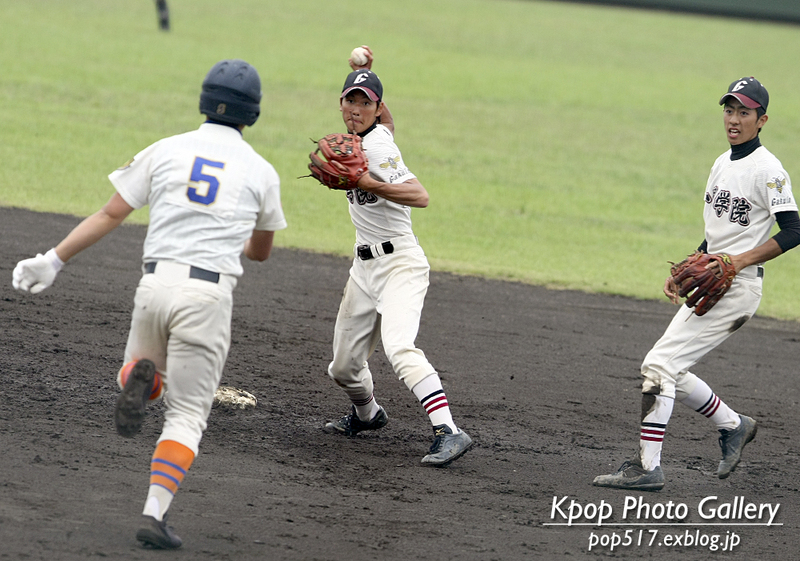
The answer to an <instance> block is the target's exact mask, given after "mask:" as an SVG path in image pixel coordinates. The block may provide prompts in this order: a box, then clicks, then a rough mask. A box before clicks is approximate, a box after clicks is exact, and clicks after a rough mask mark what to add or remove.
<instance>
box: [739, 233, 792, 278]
mask: <svg viewBox="0 0 800 561" xmlns="http://www.w3.org/2000/svg"><path fill="white" fill-rule="evenodd" d="M781 253H783V250H782V249H781V246H779V245H778V242H776V241H775V240H774V239H773V238H770V239H768V240H767V241H766V242H764V243H763V244H761V245H760V246H758V247H756V248H753V249H751V250H750V251H745V252H744V253H740V254H739V255H731V261H733V264H734V265H735V266H736V272H737V273H738V272H739V271H741V270H742V269H744V268H745V267H749V266H750V265H755V264H757V263H764V262H765V261H769V260H770V259H775V258H776V257H777V256H778V255H780V254H781Z"/></svg>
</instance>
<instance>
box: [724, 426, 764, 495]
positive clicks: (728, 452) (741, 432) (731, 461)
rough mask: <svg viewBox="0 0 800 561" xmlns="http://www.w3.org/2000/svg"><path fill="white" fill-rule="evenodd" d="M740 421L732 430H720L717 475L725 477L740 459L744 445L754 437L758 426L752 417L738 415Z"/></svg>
mask: <svg viewBox="0 0 800 561" xmlns="http://www.w3.org/2000/svg"><path fill="white" fill-rule="evenodd" d="M739 418H741V419H742V422H741V423H739V426H738V427H736V428H735V429H733V430H720V431H719V433H720V437H719V446H720V448H722V461H721V462H720V463H719V469H718V470H717V477H719V478H720V479H725V478H726V477H728V476H729V475H730V474H731V472H732V471H733V470H735V469H736V466H737V465H739V460H741V459H742V450H744V447H745V445H746V444H747V443H748V442H750V441H751V440H753V439H754V438H755V437H756V432H757V430H758V427H757V426H756V422H755V420H754V419H751V418H750V417H745V416H744V415H739Z"/></svg>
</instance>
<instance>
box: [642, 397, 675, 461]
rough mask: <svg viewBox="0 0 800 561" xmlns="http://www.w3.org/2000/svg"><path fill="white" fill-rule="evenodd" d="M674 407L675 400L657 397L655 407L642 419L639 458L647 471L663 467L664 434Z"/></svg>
mask: <svg viewBox="0 0 800 561" xmlns="http://www.w3.org/2000/svg"><path fill="white" fill-rule="evenodd" d="M674 405H675V400H674V399H672V398H671V397H664V396H661V395H657V396H656V400H655V403H654V405H653V407H652V408H651V409H650V411H649V412H648V413H647V414H646V415H645V417H644V419H642V426H641V430H640V432H639V457H640V459H641V460H642V467H643V468H644V469H646V470H647V471H653V470H654V469H655V468H657V467H658V466H660V465H661V448H662V446H663V444H664V433H665V432H666V430H667V423H668V422H669V418H670V417H671V416H672V408H673V406H674Z"/></svg>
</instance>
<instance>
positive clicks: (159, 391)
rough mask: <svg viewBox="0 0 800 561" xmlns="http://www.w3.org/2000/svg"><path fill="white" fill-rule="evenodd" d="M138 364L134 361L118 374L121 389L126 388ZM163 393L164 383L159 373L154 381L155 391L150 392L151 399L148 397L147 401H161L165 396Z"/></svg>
mask: <svg viewBox="0 0 800 561" xmlns="http://www.w3.org/2000/svg"><path fill="white" fill-rule="evenodd" d="M136 362H137V361H135V360H132V361H130V362H129V363H128V364H126V365H125V366H123V367H122V368H120V369H119V373H118V374H117V384H119V389H122V388H124V387H125V382H127V381H128V376H130V375H131V370H133V367H134V366H136ZM163 393H164V381H163V380H162V378H161V374H160V373H159V372H156V377H155V379H154V380H153V389H152V391H151V392H150V397H148V398H147V399H148V400H149V401H153V400H156V399H159V398H160V397H161V396H162V395H163Z"/></svg>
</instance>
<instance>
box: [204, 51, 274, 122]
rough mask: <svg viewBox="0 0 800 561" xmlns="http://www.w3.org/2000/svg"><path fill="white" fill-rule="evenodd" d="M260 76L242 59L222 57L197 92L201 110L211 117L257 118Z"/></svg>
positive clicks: (238, 119) (247, 120)
mask: <svg viewBox="0 0 800 561" xmlns="http://www.w3.org/2000/svg"><path fill="white" fill-rule="evenodd" d="M260 101H261V78H259V76H258V72H256V69H255V68H253V67H252V66H250V65H249V64H247V63H246V62H245V61H243V60H239V59H234V60H222V61H220V62H218V63H217V64H215V65H214V66H213V67H212V68H211V70H209V72H208V75H206V79H205V80H203V91H202V93H200V113H203V114H204V115H208V117H209V118H210V119H211V120H213V121H218V122H220V123H228V124H232V125H248V126H250V125H252V124H253V123H255V122H256V120H257V119H258V115H259V113H260V109H259V105H258V104H259V102H260Z"/></svg>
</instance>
